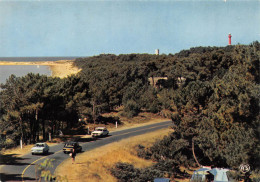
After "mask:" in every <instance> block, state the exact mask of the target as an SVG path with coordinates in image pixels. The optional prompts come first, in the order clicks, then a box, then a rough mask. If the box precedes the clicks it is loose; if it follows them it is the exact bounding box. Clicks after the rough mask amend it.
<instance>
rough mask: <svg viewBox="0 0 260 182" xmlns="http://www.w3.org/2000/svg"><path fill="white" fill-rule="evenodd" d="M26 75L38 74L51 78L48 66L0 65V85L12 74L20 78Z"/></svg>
mask: <svg viewBox="0 0 260 182" xmlns="http://www.w3.org/2000/svg"><path fill="white" fill-rule="evenodd" d="M28 73H35V74H37V73H39V74H41V75H47V76H51V70H50V68H49V66H37V65H26V66H24V65H1V66H0V83H5V82H6V79H8V78H9V76H11V75H12V74H13V75H15V76H17V77H21V76H25V75H27V74H28Z"/></svg>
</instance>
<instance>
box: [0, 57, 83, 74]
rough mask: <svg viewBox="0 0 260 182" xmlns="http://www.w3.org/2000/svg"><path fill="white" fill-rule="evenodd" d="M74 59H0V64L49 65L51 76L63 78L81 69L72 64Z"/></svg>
mask: <svg viewBox="0 0 260 182" xmlns="http://www.w3.org/2000/svg"><path fill="white" fill-rule="evenodd" d="M73 63H74V60H60V61H39V62H12V61H0V66H1V65H24V66H27V65H39V66H49V67H50V69H51V71H52V76H53V77H60V78H65V77H67V76H69V75H72V74H77V73H78V72H80V71H81V69H79V68H78V67H75V66H73Z"/></svg>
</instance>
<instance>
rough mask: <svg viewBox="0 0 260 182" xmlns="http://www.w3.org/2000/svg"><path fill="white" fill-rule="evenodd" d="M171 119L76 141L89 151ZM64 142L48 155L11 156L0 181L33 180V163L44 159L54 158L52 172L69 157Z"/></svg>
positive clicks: (163, 126)
mask: <svg viewBox="0 0 260 182" xmlns="http://www.w3.org/2000/svg"><path fill="white" fill-rule="evenodd" d="M171 123H172V122H171V121H166V122H160V123H156V124H151V125H147V126H142V127H138V128H132V129H126V130H121V131H115V132H112V133H111V134H110V135H109V136H108V137H104V138H98V139H96V140H92V139H91V138H78V139H77V140H78V142H79V143H80V145H81V146H82V149H83V152H84V151H89V150H92V149H95V148H98V147H100V146H103V145H106V144H109V143H112V142H116V141H119V140H122V139H125V138H128V137H132V136H136V135H141V134H144V133H148V132H152V131H155V130H158V129H162V128H167V127H169V126H170V125H171ZM63 146H64V143H61V144H58V145H55V146H51V147H50V151H49V155H45V156H44V155H31V154H30V153H29V154H26V155H24V156H22V157H15V156H11V158H10V159H11V162H10V163H9V164H8V165H4V166H3V167H2V168H0V182H1V181H35V165H37V164H39V163H42V162H43V161H44V160H45V159H47V158H50V159H54V161H53V166H54V167H53V168H52V172H54V171H55V169H56V167H57V166H58V165H59V164H60V163H61V162H62V161H64V160H65V159H67V158H69V155H68V154H64V153H63V152H62V148H63Z"/></svg>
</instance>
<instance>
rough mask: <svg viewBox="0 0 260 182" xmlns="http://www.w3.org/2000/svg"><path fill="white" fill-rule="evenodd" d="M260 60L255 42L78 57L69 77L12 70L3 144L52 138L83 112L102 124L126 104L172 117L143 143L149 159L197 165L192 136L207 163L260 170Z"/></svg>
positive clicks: (128, 109)
mask: <svg viewBox="0 0 260 182" xmlns="http://www.w3.org/2000/svg"><path fill="white" fill-rule="evenodd" d="M259 58H260V44H259V43H258V42H254V43H252V44H251V45H248V46H246V45H236V46H227V47H197V48H191V49H190V50H184V51H181V52H179V53H177V54H175V55H171V54H170V55H148V54H130V55H119V56H116V55H99V56H94V57H88V58H80V59H77V60H76V61H75V65H76V66H78V67H80V68H82V71H81V72H80V73H79V74H78V75H76V76H75V75H74V76H70V77H67V78H65V79H58V78H49V77H46V76H40V75H34V74H28V75H27V76H25V77H21V78H18V77H15V76H11V77H10V78H9V79H8V80H7V82H6V83H5V84H2V85H1V88H2V91H1V94H0V97H1V101H0V102H1V104H0V113H1V118H0V131H1V134H2V135H1V136H2V137H1V138H3V137H6V138H5V140H3V141H4V142H2V144H4V145H5V146H7V145H8V144H13V143H16V142H17V140H19V138H20V137H23V138H24V140H25V141H26V140H27V141H30V142H34V141H35V140H37V137H38V136H39V135H43V136H44V139H46V137H45V136H46V133H47V132H52V133H55V132H56V131H57V130H58V129H61V128H64V127H69V128H70V127H72V126H75V125H77V124H79V123H78V122H79V121H78V119H79V118H87V120H88V121H90V122H93V120H95V121H97V122H98V121H99V118H101V117H98V116H99V115H100V114H101V113H104V112H110V111H113V110H114V109H115V108H117V107H119V106H123V108H124V111H123V112H122V113H121V114H122V115H124V116H127V117H133V116H136V115H138V113H139V112H141V111H147V112H153V113H158V114H161V115H162V116H166V117H170V118H172V120H173V122H174V129H175V132H174V133H172V134H171V135H169V136H167V137H165V139H163V140H162V141H158V142H157V143H156V144H155V145H154V146H153V147H151V148H149V149H146V150H144V149H143V150H144V151H143V152H141V153H142V156H144V157H146V158H152V159H154V160H157V161H160V160H161V159H164V160H165V161H173V162H174V164H178V165H186V166H192V165H195V164H194V159H193V156H192V150H191V144H192V141H194V144H195V153H196V155H197V158H198V160H199V162H200V163H201V164H202V165H215V166H220V167H238V166H239V165H240V164H241V163H249V164H250V165H251V166H252V167H253V168H259V166H257V163H256V162H257V161H259V159H260V156H259V154H260V150H259V149H260V147H259V138H260V135H259V132H260V130H259V126H260V123H259V120H260V119H259V82H260V75H259ZM158 77H167V79H159V80H158ZM149 78H151V79H149ZM156 79H157V80H158V81H156ZM93 107H94V111H95V114H93Z"/></svg>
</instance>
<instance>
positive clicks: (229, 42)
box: [228, 33, 232, 45]
mask: <svg viewBox="0 0 260 182" xmlns="http://www.w3.org/2000/svg"><path fill="white" fill-rule="evenodd" d="M231 37H232V36H231V33H229V34H228V45H231Z"/></svg>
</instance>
